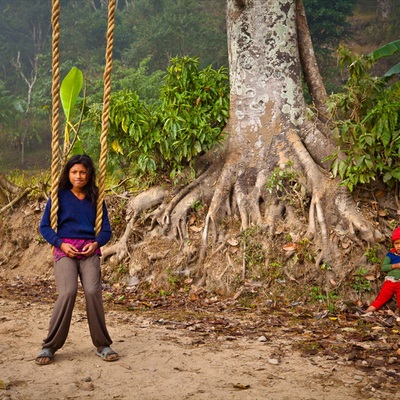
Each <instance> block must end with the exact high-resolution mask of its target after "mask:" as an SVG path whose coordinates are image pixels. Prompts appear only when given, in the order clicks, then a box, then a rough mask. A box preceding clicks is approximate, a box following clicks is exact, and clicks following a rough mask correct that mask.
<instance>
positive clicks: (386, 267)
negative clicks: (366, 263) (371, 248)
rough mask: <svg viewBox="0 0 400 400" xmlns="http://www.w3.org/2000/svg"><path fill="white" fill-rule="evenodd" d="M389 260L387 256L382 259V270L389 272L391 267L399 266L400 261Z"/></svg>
mask: <svg viewBox="0 0 400 400" xmlns="http://www.w3.org/2000/svg"><path fill="white" fill-rule="evenodd" d="M391 261H392V260H391V259H390V257H388V256H386V257H385V258H384V259H383V263H382V268H381V269H382V271H383V272H389V271H391V270H392V269H399V268H400V263H396V264H391Z"/></svg>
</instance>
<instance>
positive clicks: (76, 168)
mask: <svg viewBox="0 0 400 400" xmlns="http://www.w3.org/2000/svg"><path fill="white" fill-rule="evenodd" d="M68 177H69V181H70V182H71V185H72V188H73V189H83V188H84V187H85V186H86V184H87V183H88V180H89V174H88V171H87V169H86V167H85V166H84V165H83V164H75V165H73V166H72V167H71V169H70V170H69V173H68ZM399 242H400V241H399Z"/></svg>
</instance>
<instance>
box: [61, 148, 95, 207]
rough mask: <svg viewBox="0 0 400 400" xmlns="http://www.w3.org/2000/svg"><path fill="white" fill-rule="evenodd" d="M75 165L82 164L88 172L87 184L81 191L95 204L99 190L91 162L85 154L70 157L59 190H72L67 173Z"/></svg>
mask: <svg viewBox="0 0 400 400" xmlns="http://www.w3.org/2000/svg"><path fill="white" fill-rule="evenodd" d="M75 164H82V165H83V166H84V167H85V168H86V169H87V172H88V176H87V178H88V183H87V184H86V185H85V186H84V188H83V191H84V192H85V195H86V197H87V199H88V200H89V201H91V202H92V203H95V202H96V201H97V197H98V195H99V189H98V188H97V186H96V170H95V168H94V164H93V160H92V159H91V158H90V157H89V156H88V155H86V154H77V155H75V156H72V157H71V158H70V159H69V160H68V161H67V163H66V164H65V166H64V168H63V170H62V172H61V176H60V183H59V185H58V187H59V188H60V189H72V184H71V182H70V180H69V171H70V169H71V168H72V167H73V166H74V165H75Z"/></svg>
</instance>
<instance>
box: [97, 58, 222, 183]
mask: <svg viewBox="0 0 400 400" xmlns="http://www.w3.org/2000/svg"><path fill="white" fill-rule="evenodd" d="M228 110H229V89H228V76H227V71H226V69H225V68H221V69H219V70H218V71H216V70H213V69H212V68H211V67H208V68H205V69H203V70H199V63H198V60H197V59H196V58H190V57H183V58H173V59H172V60H171V65H170V66H169V67H168V73H167V75H166V76H165V78H164V83H163V86H162V87H161V91H160V101H159V102H155V103H153V104H152V105H149V104H147V103H146V102H144V101H142V100H141V99H140V98H139V96H138V94H137V93H136V92H134V91H132V90H121V91H119V92H117V93H114V94H113V95H112V98H111V104H110V130H109V138H110V142H111V148H112V150H113V152H111V154H110V156H111V157H114V158H115V157H116V158H118V159H119V160H120V162H121V163H122V162H123V163H125V165H126V166H127V167H129V168H130V169H131V170H132V171H133V172H137V173H141V174H144V173H156V172H159V173H161V172H168V173H169V174H170V176H171V178H173V179H176V178H177V176H178V175H179V173H180V172H181V171H182V170H183V168H185V167H192V162H193V160H194V159H195V157H197V156H199V155H201V154H203V153H205V152H206V151H208V150H209V149H210V148H211V147H212V146H213V145H215V144H216V143H218V142H220V141H221V140H223V138H224V136H223V133H222V129H223V127H224V126H225V124H226V122H227V120H228ZM90 113H91V118H92V121H93V122H95V123H96V125H97V127H99V123H100V118H99V110H98V109H97V110H96V108H94V107H93V108H92V109H91V112H90Z"/></svg>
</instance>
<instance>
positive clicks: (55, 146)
mask: <svg viewBox="0 0 400 400" xmlns="http://www.w3.org/2000/svg"><path fill="white" fill-rule="evenodd" d="M51 25H52V28H53V34H52V74H53V79H52V87H51V94H52V99H53V101H52V104H53V107H52V124H51V127H52V128H51V129H52V142H51V151H52V161H51V180H52V185H51V211H50V223H51V227H52V228H53V229H56V228H57V212H58V194H57V192H58V183H59V179H60V175H59V158H60V155H59V151H60V150H59V136H60V132H59V130H60V52H59V42H60V1H59V0H52V11H51Z"/></svg>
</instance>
